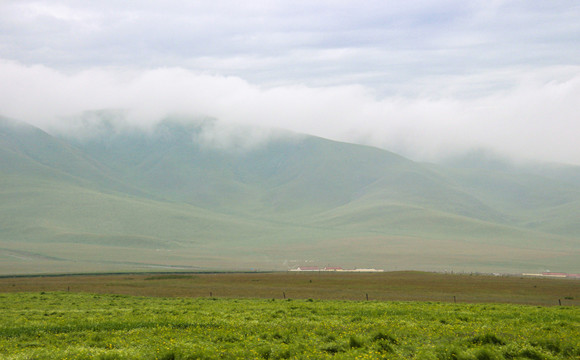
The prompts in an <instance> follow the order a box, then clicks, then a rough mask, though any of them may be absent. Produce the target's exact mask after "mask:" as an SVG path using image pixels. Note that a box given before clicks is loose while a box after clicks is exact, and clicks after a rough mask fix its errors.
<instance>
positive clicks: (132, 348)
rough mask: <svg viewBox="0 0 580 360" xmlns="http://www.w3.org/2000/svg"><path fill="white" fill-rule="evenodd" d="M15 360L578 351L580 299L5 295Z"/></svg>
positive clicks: (4, 335) (5, 323)
mask: <svg viewBox="0 0 580 360" xmlns="http://www.w3.org/2000/svg"><path fill="white" fill-rule="evenodd" d="M0 357H1V358H2V359H6V360H15V359H39V360H40V359H51V360H52V359H140V360H141V359H151V360H153V359H166V360H169V359H578V357H580V308H578V307H569V306H562V307H538V306H526V305H510V304H454V303H438V302H378V301H340V300H313V299H300V300H297V299H286V300H280V299H233V298H209V297H208V298H161V297H135V296H128V295H107V294H88V293H69V292H32V293H3V294H0Z"/></svg>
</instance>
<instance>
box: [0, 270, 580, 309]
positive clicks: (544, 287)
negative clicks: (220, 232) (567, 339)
mask: <svg viewBox="0 0 580 360" xmlns="http://www.w3.org/2000/svg"><path fill="white" fill-rule="evenodd" d="M41 291H44V292H54V291H70V292H84V293H100V294H117V295H134V296H154V297H219V298H262V299H284V298H293V299H314V300H366V297H367V295H368V297H369V300H379V301H436V302H454V301H457V302H458V303H512V304H528V305H545V306H550V305H558V304H559V303H562V305H571V306H579V305H580V281H577V280H566V279H546V278H524V277H519V276H505V277H498V276H489V275H475V274H474V275H470V274H437V273H425V272H404V271H401V272H385V273H324V272H312V273H308V272H303V273H298V272H282V273H216V274H204V273H196V274H193V273H192V274H120V275H78V276H44V277H7V278H0V293H7V292H41Z"/></svg>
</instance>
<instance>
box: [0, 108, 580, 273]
mask: <svg viewBox="0 0 580 360" xmlns="http://www.w3.org/2000/svg"><path fill="white" fill-rule="evenodd" d="M94 125H95V124H93V126H94ZM96 125H97V126H98V129H99V131H92V132H91V131H88V133H90V134H92V135H91V136H88V137H87V136H85V137H82V138H75V137H62V136H61V137H55V136H53V135H49V134H48V133H46V132H43V131H42V130H39V129H36V128H34V127H31V126H29V125H26V124H23V123H18V122H16V121H13V120H8V119H0V165H1V168H0V185H1V190H0V259H1V260H2V261H1V262H0V273H30V272H55V271H57V272H77V271H117V270H130V269H141V270H146V269H153V268H157V267H162V268H163V267H164V268H173V269H175V268H183V269H208V268H213V269H217V268H219V269H250V268H260V269H286V268H288V267H291V266H295V265H300V264H307V263H308V264H316V265H320V266H324V265H337V266H344V267H350V266H359V267H378V268H385V269H402V268H404V269H425V270H443V269H455V270H465V271H480V270H481V271H520V270H525V271H539V270H545V268H550V269H552V270H554V269H558V270H561V271H570V272H572V271H579V269H577V263H578V261H577V260H578V258H579V255H580V240H579V239H580V225H579V222H578V221H577V219H578V218H579V217H578V215H580V184H577V183H576V182H575V181H574V179H575V178H574V176H572V175H571V176H568V177H567V178H566V179H565V181H564V180H559V178H558V176H557V174H556V175H553V176H550V173H549V170H550V169H549V168H542V171H541V172H540V171H535V172H533V171H522V170H521V169H518V170H517V171H516V170H515V169H506V168H502V169H500V170H497V169H482V168H477V167H465V166H454V167H441V166H435V165H432V164H420V163H416V162H413V161H410V160H408V159H405V158H403V157H400V156H398V155H396V154H393V153H390V152H388V151H385V150H380V149H376V148H371V147H366V146H360V145H353V144H345V143H339V142H334V141H330V140H325V139H321V138H316V137H308V136H299V135H295V134H284V133H279V134H277V136H275V137H272V138H271V139H269V140H268V141H263V142H262V143H260V144H259V145H255V146H250V147H247V148H243V149H240V148H237V149H236V148H232V147H227V146H226V147H216V146H211V145H208V144H207V143H205V142H204V141H203V136H204V131H206V129H207V127H208V126H211V125H212V124H211V123H208V122H207V121H205V122H197V123H196V122H183V121H171V120H166V121H163V122H160V123H159V124H157V125H156V126H155V127H154V128H153V129H152V130H150V131H141V130H120V129H118V128H115V125H114V124H110V123H107V122H106V120H104V122H103V123H101V124H99V123H97V124H96ZM93 130H94V129H93ZM243 134H246V135H247V134H250V135H251V134H252V133H251V132H246V133H242V135H243ZM238 135H239V134H238ZM240 136H241V135H240ZM248 136H249V135H248ZM557 170H558V171H559V172H565V173H567V174H574V173H575V172H574V169H573V167H570V169H568V170H566V169H563V168H562V167H558V168H557Z"/></svg>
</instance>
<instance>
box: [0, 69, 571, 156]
mask: <svg viewBox="0 0 580 360" xmlns="http://www.w3.org/2000/svg"><path fill="white" fill-rule="evenodd" d="M514 71H515V70H514ZM517 72H518V79H519V80H518V82H517V85H516V86H513V87H510V88H507V89H503V90H501V91H497V92H493V93H491V94H486V95H484V96H477V97H473V96H468V97H465V96H462V94H461V92H457V91H452V90H451V89H458V88H461V87H464V86H465V82H468V81H470V79H468V78H459V79H456V78H455V79H454V78H442V79H437V80H434V82H433V83H431V86H432V87H433V88H439V89H441V91H440V92H434V91H433V92H427V93H425V94H422V95H416V96H407V97H404V96H383V97H380V96H379V95H378V94H377V93H376V92H375V91H373V89H371V88H369V87H365V86H362V85H343V86H325V87H313V86H306V85H286V86H271V87H267V86H260V85H257V84H252V83H250V82H249V81H246V80H244V79H242V78H240V77H234V76H221V75H213V74H206V73H200V72H195V71H191V70H187V69H183V68H178V67H174V68H157V69H146V70H135V69H127V68H98V67H97V68H91V69H88V70H83V71H78V72H72V73H65V72H62V71H58V70H56V69H52V68H50V67H47V66H41V65H35V66H26V65H23V64H20V63H17V62H14V61H6V60H4V61H2V62H0V83H2V84H10V86H3V87H1V88H0V112H1V114H2V115H4V116H7V117H12V118H15V119H18V120H22V121H25V122H28V123H30V124H32V125H35V126H38V127H40V128H42V129H45V130H47V131H49V132H68V133H69V134H74V132H75V131H79V128H78V126H75V124H74V122H71V118H75V117H77V116H78V115H79V114H82V113H83V112H85V111H87V110H100V109H120V110H122V111H121V112H120V113H119V114H122V115H119V119H117V120H119V122H122V123H124V124H125V125H124V126H127V127H128V128H134V127H138V128H143V129H151V128H152V127H153V125H154V124H156V123H157V122H159V121H161V120H162V119H164V118H166V117H168V116H172V115H175V114H179V115H181V116H184V117H191V118H215V119H217V120H218V123H219V124H221V125H220V126H219V127H213V128H212V133H211V134H208V136H207V138H206V140H207V142H208V143H213V144H214V145H216V146H219V147H222V148H223V147H228V146H229V145H230V143H231V144H232V145H234V146H238V147H240V146H239V145H240V144H239V141H240V139H241V138H244V137H245V136H244V137H240V136H237V135H236V134H235V131H236V129H238V130H239V129H242V128H244V129H247V126H256V127H257V128H259V129H261V130H260V131H259V132H256V134H261V135H260V136H261V137H260V138H261V139H263V138H265V137H267V136H270V134H273V133H276V131H266V130H265V129H270V128H272V129H285V130H290V131H293V132H296V133H304V134H309V135H315V136H320V137H324V138H329V139H333V140H339V141H345V142H352V143H358V144H365V145H371V146H377V147H380V148H384V149H387V150H390V151H394V152H397V153H400V154H402V155H405V156H408V157H410V158H412V159H414V160H420V161H438V160H440V159H442V158H446V157H449V156H455V155H457V154H460V153H463V152H467V151H469V150H471V149H474V148H484V149H490V150H493V151H495V152H496V153H499V154H503V155H505V156H509V157H512V158H515V159H522V160H539V161H555V162H564V163H572V164H580V147H578V146H577V134H579V133H580V123H579V122H578V121H577V114H578V113H580V104H579V103H578V101H577V99H579V98H580V67H558V68H550V69H546V70H545V71H539V72H538V71H526V70H525V69H520V70H517ZM489 76H490V77H493V76H497V74H490V75H489ZM435 83H438V84H439V86H436V85H435ZM221 131H223V132H224V133H223V134H221V135H219V134H220V132H221ZM278 133H279V132H278ZM80 135H82V134H80V133H79V136H80ZM85 135H86V134H85ZM236 139H237V140H236ZM236 141H237V142H238V143H237V145H236ZM260 141H262V140H260ZM260 141H258V142H257V143H259V142H260ZM242 147H243V146H242Z"/></svg>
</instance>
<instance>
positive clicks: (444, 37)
mask: <svg viewBox="0 0 580 360" xmlns="http://www.w3.org/2000/svg"><path fill="white" fill-rule="evenodd" d="M96 109H126V110H127V111H128V112H127V114H128V115H127V116H128V119H129V120H128V121H130V122H133V123H135V124H138V123H143V124H150V123H152V122H154V121H158V120H159V119H161V118H162V117H163V116H165V115H167V114H175V113H178V114H191V115H194V116H211V117H215V118H218V119H219V120H221V121H223V122H224V123H227V124H230V123H234V124H237V123H249V124H258V125H265V126H274V127H278V128H285V129H290V130H293V131H297V132H304V133H308V134H314V135H318V136H323V137H327V138H332V139H337V140H344V141H351V142H358V143H364V144H370V145H375V146H380V147H383V148H386V149H389V150H392V151H395V152H399V153H402V154H403V155H406V156H409V157H411V158H413V159H417V160H428V161H433V160H436V159H438V158H440V157H441V156H449V155H452V154H457V153H460V152H462V151H466V150H469V149H470V148H489V149H493V150H495V151H497V152H499V153H502V154H508V155H510V156H514V157H516V158H523V159H540V160H550V161H560V162H568V163H574V164H580V145H578V139H579V138H580V2H578V1H577V0H569V1H558V0H550V1H534V0H529V1H527V0H522V1H494V0H482V1H465V0H449V1H444V0H441V1H403V0H401V1H362V2H361V1H347V0H332V1H330V0H329V1H315V0H308V1H252V0H248V1H219V0H213V1H111V0H101V1H26V0H18V1H11V0H0V114H2V115H4V116H9V117H13V118H17V119H20V120H24V121H27V122H30V123H32V124H35V125H38V126H41V127H43V128H51V127H54V126H58V125H59V124H61V119H63V118H67V117H70V116H73V115H75V114H78V113H81V112H82V111H85V110H96Z"/></svg>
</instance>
